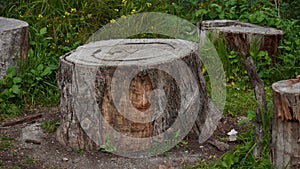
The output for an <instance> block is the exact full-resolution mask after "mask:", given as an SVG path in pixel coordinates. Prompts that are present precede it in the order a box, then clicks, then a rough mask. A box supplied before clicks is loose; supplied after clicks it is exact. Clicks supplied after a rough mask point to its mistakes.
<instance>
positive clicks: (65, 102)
mask: <svg viewBox="0 0 300 169" xmlns="http://www.w3.org/2000/svg"><path fill="white" fill-rule="evenodd" d="M58 84H59V87H60V89H61V101H60V110H61V114H62V121H61V125H60V127H59V129H58V132H57V138H58V140H59V141H60V142H61V143H62V144H64V145H67V146H71V147H74V148H80V149H86V150H97V149H98V148H99V146H100V147H102V148H103V147H104V148H110V150H111V151H114V152H115V153H116V154H119V155H125V156H139V157H140V156H141V155H142V156H148V155H154V154H157V153H161V151H165V150H168V149H169V148H171V147H172V146H174V145H175V144H176V143H177V141H179V140H180V139H182V138H183V137H185V136H186V135H187V134H188V133H189V136H191V137H197V136H198V135H199V134H200V133H201V132H203V131H201V129H202V126H203V123H204V121H205V119H206V117H207V113H208V109H209V106H208V105H209V104H208V103H209V99H208V94H207V92H206V86H205V80H204V78H203V76H202V73H201V63H200V60H199V56H198V45H197V44H195V43H192V42H188V41H184V40H175V39H169V40H167V39H131V40H129V39H126V40H124V39H123V40H108V41H98V42H93V43H89V44H87V45H84V46H81V47H79V48H77V49H76V50H75V51H73V52H71V53H68V54H66V55H64V56H62V57H61V58H60V62H59V73H58ZM216 111H217V110H216ZM194 122H195V125H194ZM212 132H213V131H212ZM154 150H155V151H154Z"/></svg>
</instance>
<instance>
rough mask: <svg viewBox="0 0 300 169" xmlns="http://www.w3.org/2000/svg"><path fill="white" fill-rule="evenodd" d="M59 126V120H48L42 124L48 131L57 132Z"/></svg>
mask: <svg viewBox="0 0 300 169" xmlns="http://www.w3.org/2000/svg"><path fill="white" fill-rule="evenodd" d="M58 126H59V121H58V120H46V121H44V122H43V123H42V125H41V127H42V129H43V130H44V131H45V132H47V133H53V132H55V131H56V129H57V127H58Z"/></svg>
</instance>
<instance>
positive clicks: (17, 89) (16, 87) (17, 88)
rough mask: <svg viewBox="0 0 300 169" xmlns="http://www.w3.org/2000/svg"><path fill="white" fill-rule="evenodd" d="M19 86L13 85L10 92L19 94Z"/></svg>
mask: <svg viewBox="0 0 300 169" xmlns="http://www.w3.org/2000/svg"><path fill="white" fill-rule="evenodd" d="M19 87H20V86H19V85H13V86H12V88H11V90H12V92H13V93H15V94H17V95H19V94H20V93H21V90H20V88H19Z"/></svg>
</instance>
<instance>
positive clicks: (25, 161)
mask: <svg viewBox="0 0 300 169" xmlns="http://www.w3.org/2000/svg"><path fill="white" fill-rule="evenodd" d="M23 163H24V164H33V163H35V160H34V159H32V158H29V157H25V158H24V159H23Z"/></svg>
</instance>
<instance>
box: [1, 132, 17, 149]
mask: <svg viewBox="0 0 300 169" xmlns="http://www.w3.org/2000/svg"><path fill="white" fill-rule="evenodd" d="M13 140H14V139H13V138H8V137H5V136H2V135H0V151H6V150H8V149H10V148H12V147H13V143H12V141H13Z"/></svg>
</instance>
